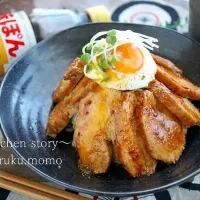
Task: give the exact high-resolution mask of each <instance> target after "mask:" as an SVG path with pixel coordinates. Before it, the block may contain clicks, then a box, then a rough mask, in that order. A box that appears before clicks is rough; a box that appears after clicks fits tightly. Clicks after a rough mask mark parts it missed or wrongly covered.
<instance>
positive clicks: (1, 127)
mask: <svg viewBox="0 0 200 200" xmlns="http://www.w3.org/2000/svg"><path fill="white" fill-rule="evenodd" d="M109 24H120V25H125V26H127V27H128V26H138V27H147V28H152V29H163V30H165V31H168V32H173V33H174V34H178V35H180V37H184V38H186V39H189V40H190V41H191V42H193V43H195V44H196V45H199V46H200V43H198V42H197V41H196V40H194V39H192V38H190V37H189V36H186V35H183V34H181V33H178V32H176V31H174V30H171V29H168V28H162V27H156V26H151V25H143V24H131V23H119V22H111V23H110V22H101V23H87V24H83V25H78V26H74V27H72V28H69V29H66V30H63V31H61V32H59V33H57V34H55V35H53V36H51V37H49V38H47V39H45V40H42V41H40V42H39V43H38V44H36V45H35V46H33V47H32V48H30V49H29V50H28V51H26V52H25V53H24V54H22V55H21V56H19V57H18V58H17V59H16V60H15V61H14V62H13V63H12V64H11V67H10V68H9V69H8V71H7V72H6V75H5V76H4V78H3V81H2V83H1V87H0V102H1V98H2V93H3V89H4V85H5V82H6V79H7V77H8V76H9V74H10V72H11V71H12V70H13V69H14V66H15V65H16V63H17V62H18V61H19V60H21V59H22V58H23V57H25V56H26V55H27V54H28V53H29V52H31V51H32V49H35V48H38V47H39V46H40V45H43V43H47V42H48V41H49V40H52V38H54V37H59V35H60V34H63V32H67V31H70V30H73V29H79V28H82V27H86V26H96V25H109ZM0 130H1V131H2V133H3V135H4V137H5V138H6V140H7V141H9V137H8V135H7V134H6V131H5V127H4V125H3V123H2V116H1V115H0ZM11 149H12V150H13V152H14V153H15V154H16V155H17V156H18V157H20V158H22V159H23V161H24V163H25V164H26V166H28V167H29V168H31V169H32V170H33V171H35V172H36V173H37V174H39V175H40V176H42V177H43V178H45V179H47V180H49V181H52V182H54V183H55V184H58V185H60V186H62V187H64V188H66V189H69V190H72V191H76V192H80V193H85V194H89V195H99V196H110V197H111V196H112V197H130V196H135V195H145V194H151V193H156V192H160V191H163V190H167V189H169V188H171V187H173V186H176V185H180V184H182V183H183V182H185V181H186V180H188V179H190V178H191V177H194V176H195V175H197V174H199V173H200V168H199V169H198V170H196V171H194V172H193V173H191V174H189V175H187V176H185V177H182V178H181V179H179V180H177V181H173V182H171V183H168V184H166V185H163V186H160V187H156V188H153V189H147V190H145V191H144V190H140V191H131V192H106V191H95V190H90V189H85V188H82V187H78V186H74V185H71V184H67V183H64V182H62V181H59V180H57V179H56V178H53V177H51V176H49V175H47V174H45V173H43V172H42V171H40V170H39V169H38V168H37V167H35V166H33V165H31V164H29V163H28V161H27V160H26V159H25V158H24V157H23V156H22V155H21V154H20V153H19V152H18V151H17V149H16V148H14V147H11Z"/></svg>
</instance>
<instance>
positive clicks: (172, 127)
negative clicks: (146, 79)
mask: <svg viewBox="0 0 200 200" xmlns="http://www.w3.org/2000/svg"><path fill="white" fill-rule="evenodd" d="M137 94H138V98H137V101H138V103H137V106H136V117H137V122H138V127H139V133H140V134H141V135H142V138H143V141H144V142H145V147H146V148H147V150H148V153H149V154H150V155H151V157H152V158H154V159H157V160H160V161H163V162H165V163H175V162H176V161H177V160H178V159H179V157H180V156H181V154H182V152H183V150H184V147H185V132H186V130H185V129H184V128H183V127H182V125H181V123H180V121H179V120H178V118H177V117H176V116H175V115H174V114H172V113H171V112H170V111H169V110H168V109H167V108H166V107H164V105H162V104H161V103H160V102H159V101H158V100H157V99H156V98H155V97H154V95H153V93H152V92H150V91H148V90H146V91H139V92H138V93H137Z"/></svg>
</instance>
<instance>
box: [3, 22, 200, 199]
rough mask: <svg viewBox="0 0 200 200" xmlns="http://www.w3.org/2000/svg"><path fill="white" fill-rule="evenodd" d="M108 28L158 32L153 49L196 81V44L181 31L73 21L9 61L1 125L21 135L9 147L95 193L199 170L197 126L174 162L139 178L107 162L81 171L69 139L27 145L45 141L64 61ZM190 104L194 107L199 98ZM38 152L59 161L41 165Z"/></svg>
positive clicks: (165, 181) (128, 192) (134, 191)
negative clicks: (95, 170)
mask: <svg viewBox="0 0 200 200" xmlns="http://www.w3.org/2000/svg"><path fill="white" fill-rule="evenodd" d="M109 29H121V30H127V29H131V30H133V31H135V32H139V33H143V34H146V35H149V36H152V37H155V38H158V40H159V46H160V48H159V49H157V50H156V53H157V54H160V55H162V56H164V57H167V58H169V59H171V60H172V61H174V62H175V63H176V64H177V65H178V66H180V68H182V69H183V71H184V75H185V76H186V77H188V78H189V79H190V80H191V81H192V82H193V83H195V84H197V85H200V45H199V44H198V43H196V42H195V41H193V40H191V39H190V38H188V37H186V36H184V35H181V34H178V33H176V32H173V31H170V30H167V29H162V28H158V27H151V26H143V25H132V24H120V23H101V24H89V25H83V26H79V27H74V28H71V29H69V30H66V31H63V32H61V33H59V34H57V35H55V36H53V37H52V38H50V39H48V40H45V41H43V42H41V43H40V44H38V45H36V46H35V47H34V48H33V49H31V50H30V51H28V52H27V53H26V54H24V55H23V56H22V57H21V58H20V59H18V61H16V62H15V63H14V64H13V66H12V68H11V69H10V70H9V72H8V73H7V75H6V77H5V78H4V81H3V84H2V88H1V95H0V105H1V109H0V117H1V126H2V130H3V132H4V134H5V136H6V137H7V139H8V140H9V141H11V142H14V141H24V142H23V143H22V144H21V147H13V150H14V151H15V152H16V153H17V155H18V156H20V157H21V158H23V159H24V161H25V163H26V164H28V158H36V159H37V160H36V161H35V163H33V164H30V162H32V161H30V160H29V166H30V167H31V168H32V169H34V170H35V171H36V172H38V173H39V174H41V175H42V176H44V177H45V178H47V179H49V180H51V181H54V182H55V183H57V184H59V185H61V186H64V187H66V188H68V189H71V190H75V191H79V192H84V193H90V194H96V195H110V196H132V195H141V194H147V193H153V192H157V191H160V190H164V189H167V188H169V187H172V186H174V185H177V184H180V183H182V182H184V181H185V180H187V179H188V178H190V177H192V176H194V175H196V174H197V173H199V172H200V169H199V168H200V128H198V127H193V128H191V129H189V130H188V133H187V145H186V148H185V151H184V153H183V155H182V156H181V158H180V160H179V161H178V163H177V164H172V165H164V164H160V165H159V166H158V168H157V170H156V172H155V173H154V174H153V175H151V176H149V177H141V178H132V177H130V176H129V175H128V173H127V172H126V171H125V170H124V169H123V168H122V167H121V166H117V165H112V166H111V167H110V169H109V171H108V172H107V173H106V174H103V175H98V176H95V175H91V176H83V175H82V173H81V171H80V170H79V168H78V164H77V162H78V156H77V154H76V151H75V149H74V148H73V147H72V146H71V144H69V145H67V144H63V143H60V144H59V145H58V147H57V148H56V149H55V150H54V151H52V149H51V148H48V147H46V148H45V147H43V148H38V147H33V146H31V141H33V142H35V141H44V142H43V144H45V141H46V142H48V141H50V139H49V138H47V137H46V133H45V130H46V123H47V119H48V115H49V112H50V110H51V107H52V92H53V90H54V88H55V87H56V85H57V84H58V82H59V80H60V79H61V77H62V75H63V73H64V71H65V68H66V66H68V65H69V64H70V63H71V61H72V60H73V59H74V58H75V57H76V56H78V55H80V53H81V47H82V46H83V45H84V44H86V43H87V42H88V41H89V39H90V38H91V36H93V35H94V34H95V33H97V32H99V31H103V30H109ZM195 104H196V106H197V107H198V108H199V107H200V105H199V102H196V103H195ZM62 137H63V138H62ZM71 138H72V133H66V131H64V133H63V134H62V135H61V136H60V139H61V140H65V141H68V140H71ZM15 146H17V145H15ZM24 146H26V147H24ZM158 151H159V149H158ZM44 158H54V159H55V160H54V162H57V163H59V162H60V160H59V158H61V159H62V164H61V165H60V166H58V165H57V164H56V163H53V161H52V163H51V164H49V165H46V164H43V165H42V164H41V163H42V162H43V161H45V160H44ZM39 159H40V160H39ZM56 159H57V160H56ZM36 162H37V163H36ZM39 162H40V163H39ZM46 163H48V162H46Z"/></svg>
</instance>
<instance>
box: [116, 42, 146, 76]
mask: <svg viewBox="0 0 200 200" xmlns="http://www.w3.org/2000/svg"><path fill="white" fill-rule="evenodd" d="M116 53H117V55H120V57H121V58H120V60H119V61H117V62H115V63H114V66H115V67H116V70H117V71H119V72H122V73H127V74H133V73H136V72H137V71H139V70H140V69H141V68H142V66H143V64H144V57H143V54H142V52H141V50H140V49H139V48H137V47H136V46H134V45H133V44H131V43H127V44H123V45H121V46H118V47H117V49H116Z"/></svg>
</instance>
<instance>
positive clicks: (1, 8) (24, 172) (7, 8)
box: [0, 0, 188, 181]
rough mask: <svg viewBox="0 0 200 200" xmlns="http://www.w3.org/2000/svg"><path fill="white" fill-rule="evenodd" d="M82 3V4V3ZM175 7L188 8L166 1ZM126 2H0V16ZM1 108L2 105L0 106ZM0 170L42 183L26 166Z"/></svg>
mask: <svg viewBox="0 0 200 200" xmlns="http://www.w3.org/2000/svg"><path fill="white" fill-rule="evenodd" d="M83 1H84V3H83ZM166 1H167V2H171V3H172V2H173V3H175V4H177V5H181V6H185V7H188V2H187V1H185V0H166ZM123 2H127V0H55V1H49V0H0V14H3V13H9V12H11V11H15V10H24V11H26V12H27V13H28V14H30V13H31V10H32V9H33V8H69V9H76V10H84V9H85V8H87V7H91V6H95V5H99V4H105V5H106V6H107V7H108V8H109V10H110V11H111V12H112V10H113V9H114V8H116V7H117V6H118V5H120V4H122V3H123ZM2 106H3V105H2ZM11 154H14V153H13V152H12V150H11V149H9V148H0V158H6V157H9V156H10V155H11ZM0 170H3V171H5V172H10V173H13V174H16V175H20V176H24V177H26V178H31V179H35V180H39V181H43V180H44V179H42V178H41V177H40V176H39V175H37V174H36V173H35V172H33V171H32V170H31V169H29V168H28V167H27V166H18V165H3V164H1V165H0Z"/></svg>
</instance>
